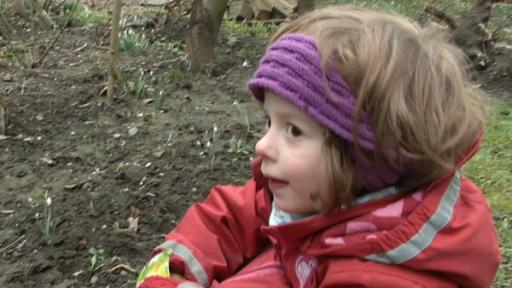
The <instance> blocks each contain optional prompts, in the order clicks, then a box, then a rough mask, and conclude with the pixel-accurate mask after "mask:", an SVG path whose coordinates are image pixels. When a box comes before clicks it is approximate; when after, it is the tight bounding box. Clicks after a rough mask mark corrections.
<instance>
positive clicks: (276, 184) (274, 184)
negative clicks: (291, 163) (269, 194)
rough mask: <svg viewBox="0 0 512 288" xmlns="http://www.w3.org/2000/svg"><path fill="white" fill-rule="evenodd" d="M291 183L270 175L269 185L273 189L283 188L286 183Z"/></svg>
mask: <svg viewBox="0 0 512 288" xmlns="http://www.w3.org/2000/svg"><path fill="white" fill-rule="evenodd" d="M288 184H289V183H288V182H287V181H284V180H280V179H276V178H272V177H268V186H269V187H270V188H271V189H272V188H274V189H275V188H282V187H284V186H286V185H288Z"/></svg>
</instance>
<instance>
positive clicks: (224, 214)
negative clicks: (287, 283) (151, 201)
mask: <svg viewBox="0 0 512 288" xmlns="http://www.w3.org/2000/svg"><path fill="white" fill-rule="evenodd" d="M268 197H269V196H268V195H266V192H265V191H264V190H263V189H261V188H260V187H258V185H257V184H256V182H255V181H254V180H253V179H251V180H249V181H248V182H247V183H246V184H245V185H244V186H241V187H240V186H218V187H215V188H214V189H212V191H211V192H210V194H209V196H208V198H207V199H206V200H205V201H204V202H202V203H199V204H195V205H193V206H192V207H191V208H190V209H189V210H188V211H187V213H186V214H185V216H184V217H183V219H182V220H181V221H180V223H179V224H178V225H177V226H176V228H174V229H173V230H172V231H171V232H170V233H169V234H167V236H166V237H165V242H164V243H163V244H161V245H160V246H158V247H157V248H155V250H154V251H153V253H158V252H159V251H161V250H163V249H172V250H173V251H172V253H173V255H172V256H171V260H170V269H171V270H172V272H174V273H179V274H181V275H184V276H185V278H187V279H189V280H193V281H196V282H197V283H199V284H201V285H203V286H205V287H208V286H209V285H210V284H211V283H212V281H213V280H216V281H221V280H223V279H225V278H226V277H228V276H230V275H232V274H234V273H235V272H236V271H237V270H238V269H239V268H240V266H241V265H242V264H244V263H246V261H248V260H250V259H252V258H254V257H255V256H256V255H257V254H259V253H260V251H261V250H262V249H263V248H265V247H266V246H268V245H269V241H268V239H267V238H266V237H265V236H264V235H263V233H262V232H261V229H260V227H261V226H262V225H266V224H267V223H268V215H269V214H270V211H269V205H268V201H269V199H268Z"/></svg>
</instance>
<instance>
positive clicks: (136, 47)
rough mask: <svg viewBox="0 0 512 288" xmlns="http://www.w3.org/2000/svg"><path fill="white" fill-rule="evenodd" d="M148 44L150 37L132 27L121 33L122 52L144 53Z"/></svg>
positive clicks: (120, 49) (120, 48)
mask: <svg viewBox="0 0 512 288" xmlns="http://www.w3.org/2000/svg"><path fill="white" fill-rule="evenodd" d="M148 46H149V39H148V38H147V37H146V35H144V33H138V32H136V31H134V30H131V29H128V30H125V31H123V32H122V33H121V37H120V38H119V51H120V52H136V53H142V52H144V51H145V50H146V48H147V47H148Z"/></svg>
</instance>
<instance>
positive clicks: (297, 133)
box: [288, 124, 302, 137]
mask: <svg viewBox="0 0 512 288" xmlns="http://www.w3.org/2000/svg"><path fill="white" fill-rule="evenodd" d="M288 132H289V133H290V134H292V136H293V137H300V136H302V130H300V129H299V127H297V126H295V125H291V124H289V125H288Z"/></svg>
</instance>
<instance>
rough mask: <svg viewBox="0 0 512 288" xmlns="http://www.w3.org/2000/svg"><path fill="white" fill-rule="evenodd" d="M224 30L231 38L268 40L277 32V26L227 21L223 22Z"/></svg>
mask: <svg viewBox="0 0 512 288" xmlns="http://www.w3.org/2000/svg"><path fill="white" fill-rule="evenodd" d="M222 28H223V29H224V30H225V31H226V32H227V33H228V35H229V36H231V37H237V36H240V35H251V36H256V37H259V38H263V39H267V38H268V37H269V36H270V35H272V33H274V32H275V31H276V29H277V28H276V26H274V25H268V24H265V23H263V22H254V23H247V22H245V21H241V22H240V21H236V20H225V21H223V22H222Z"/></svg>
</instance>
